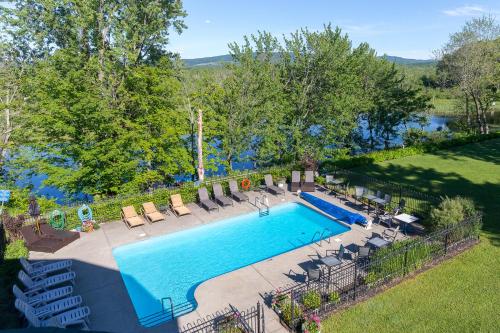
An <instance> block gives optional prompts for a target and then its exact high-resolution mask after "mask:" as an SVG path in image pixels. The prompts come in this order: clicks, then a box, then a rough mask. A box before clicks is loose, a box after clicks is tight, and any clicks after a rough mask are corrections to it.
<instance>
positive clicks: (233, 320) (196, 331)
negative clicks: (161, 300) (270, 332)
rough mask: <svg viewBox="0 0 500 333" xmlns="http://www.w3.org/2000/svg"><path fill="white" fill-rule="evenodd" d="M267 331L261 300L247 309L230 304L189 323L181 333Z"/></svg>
mask: <svg viewBox="0 0 500 333" xmlns="http://www.w3.org/2000/svg"><path fill="white" fill-rule="evenodd" d="M219 332H220V333H222V332H224V333H265V325H264V309H263V308H262V305H261V304H260V302H258V303H257V305H256V306H254V307H251V308H250V309H248V310H246V311H239V310H238V309H237V308H236V307H235V306H233V305H229V307H228V308H225V309H224V310H222V311H217V312H215V313H214V314H211V315H208V316H207V317H205V318H202V319H198V320H197V321H196V322H193V323H188V324H186V325H185V326H184V327H182V329H181V330H180V333H219Z"/></svg>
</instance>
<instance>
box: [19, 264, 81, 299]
mask: <svg viewBox="0 0 500 333" xmlns="http://www.w3.org/2000/svg"><path fill="white" fill-rule="evenodd" d="M17 277H18V279H19V281H21V282H22V283H23V284H24V286H25V287H26V289H27V290H26V291H25V294H27V295H28V296H32V295H35V294H38V293H41V292H44V291H47V290H48V289H49V288H51V287H54V286H57V285H60V284H63V283H67V282H70V283H71V284H75V278H76V274H75V272H68V273H62V274H58V275H52V276H49V277H47V278H45V279H43V280H39V281H33V280H32V279H31V278H30V277H29V276H28V274H26V273H25V272H24V271H23V270H20V271H19V274H18V275H17Z"/></svg>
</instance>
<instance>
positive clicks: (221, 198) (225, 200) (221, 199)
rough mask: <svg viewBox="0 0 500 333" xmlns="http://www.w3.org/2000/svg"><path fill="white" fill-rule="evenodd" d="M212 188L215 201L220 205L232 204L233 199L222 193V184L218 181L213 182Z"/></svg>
mask: <svg viewBox="0 0 500 333" xmlns="http://www.w3.org/2000/svg"><path fill="white" fill-rule="evenodd" d="M212 188H213V190H214V199H215V201H216V202H217V203H218V204H219V205H221V206H222V207H224V206H234V204H233V200H231V199H230V198H229V197H227V196H226V195H225V194H224V191H223V190H222V185H221V184H219V183H214V184H213V185H212Z"/></svg>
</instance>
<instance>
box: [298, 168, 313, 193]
mask: <svg viewBox="0 0 500 333" xmlns="http://www.w3.org/2000/svg"><path fill="white" fill-rule="evenodd" d="M300 188H301V190H302V191H304V192H314V190H315V188H316V184H315V183H314V171H312V170H307V171H306V172H305V179H304V182H303V183H302V186H301V187H300Z"/></svg>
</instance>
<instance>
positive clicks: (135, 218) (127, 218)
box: [122, 206, 144, 229]
mask: <svg viewBox="0 0 500 333" xmlns="http://www.w3.org/2000/svg"><path fill="white" fill-rule="evenodd" d="M122 221H123V222H124V223H125V225H126V226H127V228H129V229H130V228H133V227H138V226H140V225H144V219H143V218H142V217H141V216H139V215H138V214H137V212H136V211H135V208H134V206H127V207H123V208H122Z"/></svg>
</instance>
